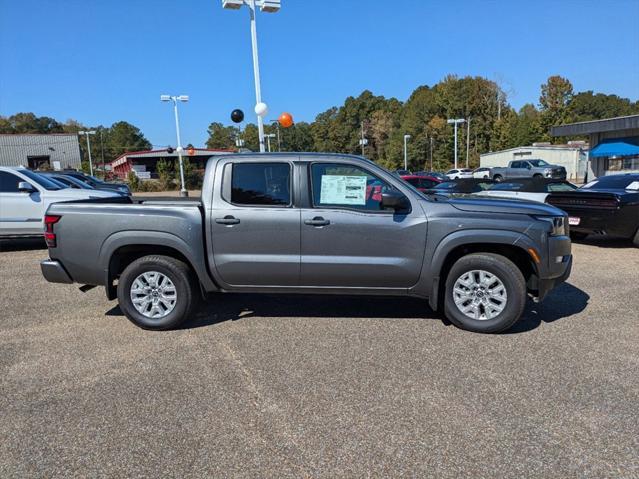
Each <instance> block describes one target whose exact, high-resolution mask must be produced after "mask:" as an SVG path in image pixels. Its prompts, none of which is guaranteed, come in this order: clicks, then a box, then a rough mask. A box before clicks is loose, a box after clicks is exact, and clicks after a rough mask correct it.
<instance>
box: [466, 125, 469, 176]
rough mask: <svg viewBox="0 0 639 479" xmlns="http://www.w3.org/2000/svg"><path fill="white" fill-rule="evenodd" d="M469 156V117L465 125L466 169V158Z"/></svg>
mask: <svg viewBox="0 0 639 479" xmlns="http://www.w3.org/2000/svg"><path fill="white" fill-rule="evenodd" d="M469 156H470V116H469V117H468V123H466V168H468V157H469Z"/></svg>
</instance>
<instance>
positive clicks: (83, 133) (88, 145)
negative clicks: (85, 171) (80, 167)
mask: <svg viewBox="0 0 639 479" xmlns="http://www.w3.org/2000/svg"><path fill="white" fill-rule="evenodd" d="M78 135H85V136H86V137H87V150H89V171H90V172H91V176H93V160H92V159H91V140H89V135H95V130H90V131H79V132H78Z"/></svg>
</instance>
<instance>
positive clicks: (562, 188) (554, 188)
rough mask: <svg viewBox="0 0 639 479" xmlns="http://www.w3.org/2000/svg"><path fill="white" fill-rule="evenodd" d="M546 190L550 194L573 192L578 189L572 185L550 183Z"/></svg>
mask: <svg viewBox="0 0 639 479" xmlns="http://www.w3.org/2000/svg"><path fill="white" fill-rule="evenodd" d="M546 188H547V190H548V191H549V192H553V191H572V190H576V189H577V187H576V186H575V185H573V184H572V183H548V185H546Z"/></svg>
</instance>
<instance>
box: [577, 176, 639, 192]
mask: <svg viewBox="0 0 639 479" xmlns="http://www.w3.org/2000/svg"><path fill="white" fill-rule="evenodd" d="M635 185H638V186H637V187H635ZM582 188H586V189H590V190H624V189H626V188H628V189H639V175H610V176H602V177H600V178H597V179H596V180H594V181H591V182H590V183H586V184H585V185H583V186H582Z"/></svg>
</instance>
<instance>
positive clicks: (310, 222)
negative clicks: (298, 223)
mask: <svg viewBox="0 0 639 479" xmlns="http://www.w3.org/2000/svg"><path fill="white" fill-rule="evenodd" d="M304 224H305V225H309V226H327V225H330V224H331V221H330V220H325V219H324V218H322V217H321V216H316V217H315V218H313V219H312V220H304Z"/></svg>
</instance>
